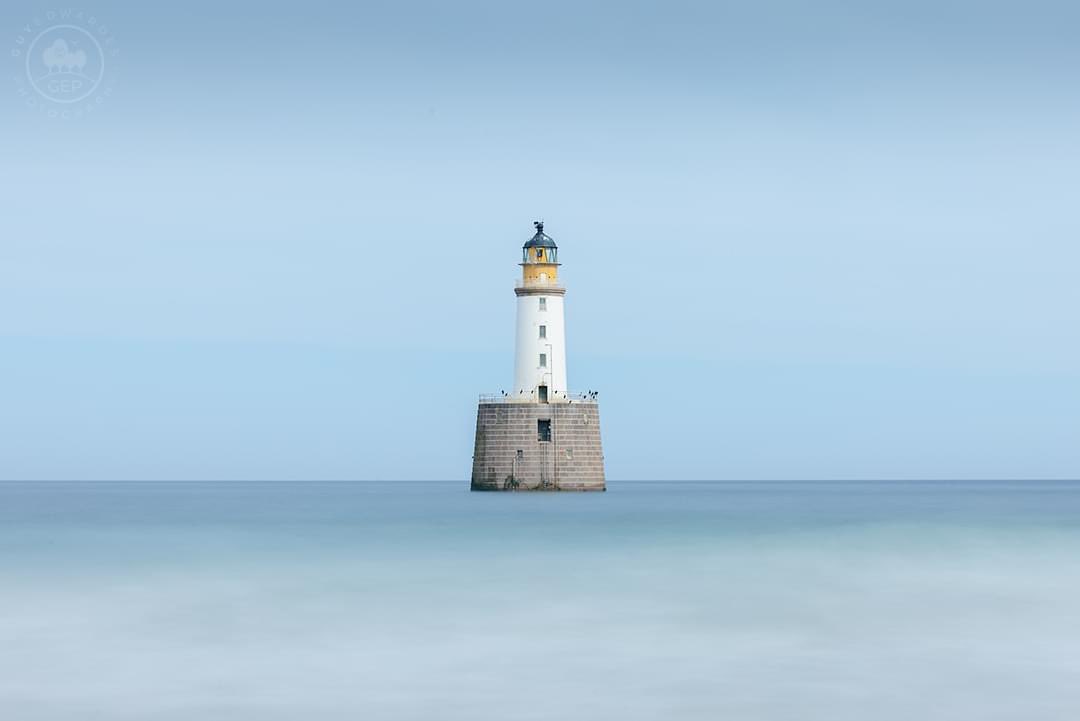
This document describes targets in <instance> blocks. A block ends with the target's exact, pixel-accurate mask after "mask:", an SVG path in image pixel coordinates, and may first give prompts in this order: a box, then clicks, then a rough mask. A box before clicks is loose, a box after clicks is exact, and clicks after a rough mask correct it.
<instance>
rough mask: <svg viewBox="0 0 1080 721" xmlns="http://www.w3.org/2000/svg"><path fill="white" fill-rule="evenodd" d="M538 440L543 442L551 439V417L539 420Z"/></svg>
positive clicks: (537, 427)
mask: <svg viewBox="0 0 1080 721" xmlns="http://www.w3.org/2000/svg"><path fill="white" fill-rule="evenodd" d="M536 440H538V441H540V442H541V443H545V442H550V441H551V419H550V418H549V419H545V420H538V421H537V422H536Z"/></svg>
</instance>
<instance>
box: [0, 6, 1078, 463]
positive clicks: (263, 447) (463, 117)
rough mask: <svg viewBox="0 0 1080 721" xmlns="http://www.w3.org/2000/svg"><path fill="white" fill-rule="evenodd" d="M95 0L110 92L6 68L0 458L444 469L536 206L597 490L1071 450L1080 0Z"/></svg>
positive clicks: (462, 434) (36, 9) (497, 358)
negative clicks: (82, 113) (72, 99)
mask: <svg viewBox="0 0 1080 721" xmlns="http://www.w3.org/2000/svg"><path fill="white" fill-rule="evenodd" d="M51 7H53V6H51V5H50V4H47V3H38V2H34V3H28V2H10V3H5V4H4V5H3V7H2V8H0V43H2V44H3V45H4V49H5V58H6V61H7V66H6V68H7V71H8V76H15V77H17V76H18V74H19V73H20V72H22V68H21V67H20V66H19V64H18V62H17V61H16V60H14V59H13V58H12V57H10V53H9V52H8V50H9V49H10V47H11V46H12V45H13V44H14V42H15V39H16V37H17V35H18V34H19V29H20V27H22V26H23V25H25V24H26V23H27V22H28V21H29V20H30V19H31V18H33V17H35V15H37V14H40V13H43V12H44V11H46V10H48V9H49V8H51ZM81 7H83V8H84V9H85V10H87V11H90V12H93V13H95V14H96V16H97V17H100V18H102V20H103V21H104V22H107V23H108V24H109V26H110V28H111V30H112V32H113V33H114V35H115V38H116V47H117V48H119V54H118V55H117V56H116V57H115V62H114V63H113V64H112V65H111V66H110V67H111V68H112V69H114V70H115V72H116V76H115V77H116V84H115V89H114V91H113V92H112V94H111V95H110V96H109V97H108V98H106V99H105V100H104V102H102V104H101V106H100V108H99V109H98V110H96V111H95V112H94V113H92V114H90V115H89V116H86V117H80V118H72V119H67V120H64V119H59V118H48V117H45V116H44V115H43V114H42V113H41V112H37V111H35V110H34V109H33V108H30V107H28V106H27V104H26V102H25V101H24V99H23V98H22V97H20V96H19V95H18V94H17V92H15V83H8V84H7V85H6V86H5V87H4V88H3V89H2V90H0V164H2V168H3V171H4V172H3V176H2V180H0V183H2V184H0V210H2V212H0V478H35V479H81V478H107V479H278V478H282V479H309V478H310V479H336V478H342V479H453V478H457V479H463V480H464V479H466V478H467V477H468V474H469V470H470V463H471V460H470V459H471V453H472V440H473V432H474V422H475V402H476V395H477V393H480V392H486V391H498V390H499V389H500V388H505V387H506V386H507V385H508V384H509V382H510V381H511V378H512V372H513V367H512V365H513V358H512V354H513V332H514V330H513V323H514V295H513V291H512V287H513V280H514V278H515V276H516V274H517V272H518V268H517V266H516V263H517V261H518V259H519V255H520V246H521V244H522V243H523V242H524V241H525V240H526V239H527V238H528V237H529V235H530V233H531V222H532V221H533V220H534V219H537V218H544V219H545V220H546V222H547V230H548V231H549V232H550V234H551V235H552V236H553V237H554V238H555V239H556V241H557V242H558V243H559V246H560V256H561V257H560V259H561V260H562V261H563V262H564V264H565V265H564V268H563V271H564V279H565V282H566V284H567V286H568V288H569V292H568V294H567V325H568V354H569V358H568V364H569V376H570V383H571V386H572V388H573V389H574V390H587V389H599V390H600V400H601V402H602V405H601V413H602V418H603V433H604V444H605V454H606V461H607V471H608V476H609V478H611V479H669V478H676V479H757V478H935V479H937V478H1028V477H1040V478H1066V477H1071V478H1077V477H1080V331H1078V327H1080V323H1078V315H1080V282H1078V273H1080V214H1078V207H1080V202H1078V197H1080V37H1078V33H1080V6H1078V5H1077V4H1075V3H1068V2H1012V3H1002V2H902V3H901V2H895V3H844V2H835V1H829V0H826V1H825V2H819V3H800V2H769V1H765V2H752V3H751V2H740V3H726V2H664V3H659V2H656V3H641V2H620V3H606V2H605V3H589V4H582V3H572V2H545V3H507V2H465V3H456V2H455V3H450V2H419V3H418V2H385V3H368V2H359V3H344V2H342V3H337V4H335V3H321V2H306V3H303V4H299V3H297V4H286V3H253V2H234V3H220V2H204V1H200V0H197V1H196V2H185V3H182V4H178V3H167V4H165V3H152V4H151V3H135V2H94V3H90V4H87V5H84V6H81Z"/></svg>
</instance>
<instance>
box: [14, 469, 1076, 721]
mask: <svg viewBox="0 0 1080 721" xmlns="http://www.w3.org/2000/svg"><path fill="white" fill-rule="evenodd" d="M0 718H4V719H8V718H10V719H18V720H19V721H34V720H36V719H49V720H52V719H79V720H80V721H82V720H86V721H93V720H96V719H110V720H112V719H132V720H134V719H140V720H141V719H151V718H152V719H169V720H172V719H177V720H179V719H184V720H188V719H199V720H200V721H213V720H217V719H230V720H231V719H260V720H277V719H305V718H318V719H364V720H370V719H469V720H476V719H479V720H484V719H492V720H494V719H499V720H500V721H501V720H504V719H558V720H559V721H566V720H574V719H658V718H667V719H710V720H711V719H721V718H726V719H737V720H752V719H770V720H771V719H792V720H795V719H800V720H803V719H821V720H823V721H824V720H829V721H846V720H849V719H850V720H851V721H855V720H858V721H866V720H875V721H876V720H881V721H892V720H895V721H910V720H911V719H920V720H924V721H925V720H935V719H965V720H967V719H971V720H974V719H978V720H980V721H982V720H986V719H1016V720H1017V721H1020V720H1023V721H1031V720H1033V719H1038V720H1040V721H1041V720H1046V719H1062V720H1066V719H1068V720H1069V721H1072V720H1073V719H1076V718H1080V483H1065V482H1061V483H1042V482H1010V483H998V482H993V483H991V482H987V483H944V482H941V483H869V482H867V483H816V482H815V483H612V484H610V490H609V491H608V492H607V493H605V494H545V495H540V494H524V493H522V494H494V493H493V494H470V493H469V492H468V490H467V489H466V486H465V484H462V483H43V484H32V483H0Z"/></svg>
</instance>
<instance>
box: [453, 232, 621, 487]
mask: <svg viewBox="0 0 1080 721" xmlns="http://www.w3.org/2000/svg"><path fill="white" fill-rule="evenodd" d="M533 226H534V228H535V233H534V234H533V236H532V237H531V238H530V239H529V240H528V241H526V242H525V244H524V245H523V246H522V248H521V263H520V266H521V277H520V279H519V280H518V281H517V283H516V284H515V287H514V294H515V295H516V296H517V314H516V328H515V334H514V383H513V385H512V386H511V387H510V389H509V390H505V389H504V390H503V391H501V392H499V393H497V394H483V395H481V396H480V402H479V405H478V406H477V412H476V442H475V445H474V449H473V467H472V490H474V491H510V490H515V491H524V490H530V491H602V490H604V489H605V486H604V455H603V450H602V447H601V444H600V407H599V403H598V401H597V395H598V394H597V393H596V392H595V391H590V392H588V393H574V392H571V391H570V389H569V385H568V384H567V377H568V373H567V363H566V324H565V319H564V315H563V299H564V298H565V296H566V288H565V287H563V286H562V285H561V284H560V282H559V267H560V263H559V248H558V245H556V243H555V241H554V239H552V238H551V236H549V235H548V234H547V233H545V232H544V224H543V222H542V221H537V222H535V223H533Z"/></svg>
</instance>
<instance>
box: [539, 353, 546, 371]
mask: <svg viewBox="0 0 1080 721" xmlns="http://www.w3.org/2000/svg"><path fill="white" fill-rule="evenodd" d="M540 367H541V368H547V353H541V354H540Z"/></svg>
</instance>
